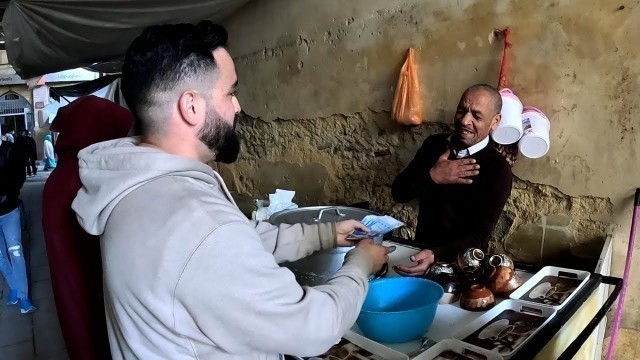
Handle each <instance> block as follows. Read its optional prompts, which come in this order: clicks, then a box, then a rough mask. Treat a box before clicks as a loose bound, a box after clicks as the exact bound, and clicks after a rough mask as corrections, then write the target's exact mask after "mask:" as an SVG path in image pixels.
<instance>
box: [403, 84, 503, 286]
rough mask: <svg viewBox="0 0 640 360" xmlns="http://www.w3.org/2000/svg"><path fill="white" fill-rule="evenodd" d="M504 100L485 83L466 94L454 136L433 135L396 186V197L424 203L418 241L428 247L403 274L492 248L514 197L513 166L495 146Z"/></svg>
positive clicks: (420, 205) (457, 117)
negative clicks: (494, 234)
mask: <svg viewBox="0 0 640 360" xmlns="http://www.w3.org/2000/svg"><path fill="white" fill-rule="evenodd" d="M501 108H502V98H501V96H500V94H499V93H498V91H497V90H496V89H495V88H494V87H492V86H490V85H485V84H478V85H473V86H471V87H469V88H468V89H467V90H465V92H464V93H463V94H462V97H461V98H460V102H459V103H458V108H457V109H456V113H455V117H454V131H453V134H447V133H445V134H437V135H432V136H429V137H428V138H427V139H426V140H425V141H424V143H423V144H422V146H421V147H420V149H419V150H418V152H417V154H416V155H415V157H414V159H413V160H412V161H411V163H409V165H408V166H407V168H406V169H404V170H403V171H402V172H401V173H400V174H399V175H398V176H397V177H396V179H395V181H394V182H393V187H392V195H393V199H394V200H395V201H396V202H399V203H407V202H409V201H412V200H413V199H416V198H417V199H418V201H419V207H420V208H419V213H418V224H417V229H416V236H415V241H417V242H418V243H421V244H424V245H426V246H427V247H428V248H427V249H426V250H422V251H421V252H419V253H417V254H416V255H414V256H412V257H411V261H414V262H416V263H417V264H416V265H414V266H399V267H397V268H396V269H395V271H396V272H398V273H399V274H401V275H405V276H422V275H424V274H425V273H426V271H427V270H428V268H429V267H430V266H431V264H432V263H433V262H435V261H452V260H453V259H454V258H455V256H456V255H457V254H458V253H459V252H461V251H464V250H466V249H468V248H471V247H475V248H480V249H482V250H483V251H487V250H488V244H489V239H490V237H491V233H492V231H493V228H494V227H495V225H496V223H497V221H498V218H499V217H500V213H501V212H502V209H503V208H504V205H505V203H506V202H507V199H508V198H509V195H510V194H511V182H512V177H513V175H512V173H511V167H510V166H509V164H508V163H507V161H506V160H505V159H504V157H503V156H502V155H501V154H500V153H499V152H498V151H497V150H496V149H495V148H494V147H493V146H491V145H490V144H489V132H490V131H491V130H493V129H495V128H496V127H497V126H498V123H499V122H500V116H501V115H500V110H501Z"/></svg>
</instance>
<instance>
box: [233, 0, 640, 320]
mask: <svg viewBox="0 0 640 360" xmlns="http://www.w3.org/2000/svg"><path fill="white" fill-rule="evenodd" d="M621 5H622V6H621ZM638 18H640V5H639V2H638V1H627V2H625V3H624V4H622V3H620V4H618V3H612V2H603V1H598V0H581V1H569V0H531V1H511V0H456V1H452V0H433V1H419V0H399V1H393V2H391V1H387V0H353V1H338V0H323V1H313V0H295V1H294V0H269V1H266V0H253V1H252V2H251V3H249V5H248V6H246V7H245V8H243V9H242V10H241V11H239V12H238V13H237V14H235V15H234V16H233V17H232V18H231V19H229V21H228V22H227V24H226V25H227V28H228V30H229V32H230V42H231V44H230V51H231V53H232V55H233V56H234V58H235V61H236V67H237V71H238V75H239V78H240V84H241V85H240V92H239V95H238V96H239V99H240V102H241V104H242V106H243V110H244V114H243V116H242V117H241V119H240V127H239V132H240V134H241V136H242V140H243V151H244V152H243V154H242V155H241V158H240V159H239V161H238V162H237V163H236V164H234V165H233V166H223V167H221V168H220V172H221V173H222V174H223V176H224V177H225V179H226V181H227V182H228V183H229V185H230V186H231V188H232V189H233V190H234V191H235V192H236V193H238V194H241V195H244V196H246V197H253V198H265V197H266V195H267V194H268V193H270V192H273V190H274V189H275V188H276V187H282V188H288V189H294V190H296V191H297V193H298V195H297V197H296V201H297V202H298V203H300V204H301V205H315V204H351V203H355V202H360V201H370V202H371V205H372V207H373V208H374V209H376V210H378V211H380V212H383V213H389V214H393V215H395V216H398V217H400V218H402V219H404V220H405V221H407V223H408V224H409V225H410V226H413V225H414V224H415V214H416V204H409V205H406V206H405V205H398V204H394V203H393V201H392V199H391V196H390V183H391V182H392V181H393V178H394V177H395V175H396V174H397V173H398V172H399V171H400V170H401V169H402V168H403V167H404V166H405V165H406V164H407V163H408V162H409V161H410V160H411V158H412V157H413V155H414V153H415V151H416V150H417V148H418V147H419V146H420V144H421V142H422V141H423V139H424V138H425V137H426V136H428V135H430V134H432V133H436V132H442V131H447V130H448V129H450V126H451V123H452V119H453V113H454V110H455V106H456V104H457V102H458V99H459V97H460V94H461V93H462V91H463V90H464V89H465V88H466V87H467V86H469V85H472V84H474V83H479V82H487V83H491V84H496V83H497V78H498V71H499V64H500V60H501V56H502V43H501V42H500V41H499V39H496V38H495V35H494V30H495V29H502V28H504V27H506V26H509V27H511V29H512V31H513V33H512V41H513V43H514V47H513V50H512V55H513V56H512V62H511V67H510V75H509V85H510V87H511V88H512V89H513V90H514V91H515V92H516V93H517V94H518V95H519V96H520V98H521V99H522V100H523V102H524V103H525V104H526V105H535V106H537V107H539V108H540V109H542V110H543V111H545V112H546V114H547V115H548V116H549V118H550V120H551V123H552V130H551V141H552V145H551V149H550V151H549V154H548V155H547V156H545V157H544V158H541V159H538V160H529V159H526V158H520V159H519V160H518V161H517V162H516V166H515V167H514V174H515V175H516V180H515V182H514V189H513V192H512V196H511V198H510V200H509V202H508V204H507V207H506V209H505V212H504V214H503V217H502V219H501V221H500V224H499V226H498V229H497V230H496V234H495V241H494V245H495V247H496V249H498V250H506V251H508V252H510V253H512V254H513V255H515V256H517V257H518V258H520V259H522V260H527V261H530V262H533V263H548V262H551V263H569V264H573V263H574V262H580V261H581V259H584V258H586V257H588V256H591V255H593V254H594V253H596V252H597V251H598V247H599V246H601V244H602V242H603V239H604V236H605V234H607V233H608V232H612V233H613V236H614V237H613V240H614V257H613V259H614V260H613V261H614V263H613V269H614V273H615V274H616V275H620V274H621V272H622V268H623V267H624V257H625V255H626V248H627V238H628V232H629V226H630V217H631V209H632V200H633V199H632V198H633V191H634V189H635V188H636V187H637V186H638V185H639V184H640V167H638V160H637V152H638V143H637V137H638V134H639V132H640V130H639V128H638V125H636V124H635V122H634V115H635V113H637V112H638V110H639V102H640V61H638V60H637V58H638V55H640V48H639V47H638V46H637V44H638V43H639V40H640V22H638V21H637V19H638ZM634 20H635V21H634ZM410 46H413V47H414V48H415V49H416V56H417V60H418V64H419V73H420V81H421V89H422V95H423V99H424V103H425V113H424V124H423V125H422V126H418V127H402V126H399V125H396V124H394V123H393V122H392V121H391V119H390V116H389V111H390V107H391V100H392V98H393V91H394V85H395V82H396V80H397V76H398V71H399V69H400V66H401V64H402V61H403V57H404V54H405V51H406V49H407V48H408V47H410ZM639 256H640V255H639ZM566 259H570V261H568V260H566ZM638 271H639V270H635V271H634V272H632V280H631V282H630V288H629V293H628V296H627V303H626V304H627V306H626V307H625V316H624V318H623V325H624V326H625V327H630V328H636V329H638V328H640V303H639V302H638V300H636V299H638V298H640V296H639V295H640V286H639V285H640V275H639V274H638Z"/></svg>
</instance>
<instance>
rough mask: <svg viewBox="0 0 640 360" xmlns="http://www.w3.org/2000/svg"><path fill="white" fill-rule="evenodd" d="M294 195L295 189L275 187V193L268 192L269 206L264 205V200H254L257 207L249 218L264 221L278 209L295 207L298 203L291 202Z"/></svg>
mask: <svg viewBox="0 0 640 360" xmlns="http://www.w3.org/2000/svg"><path fill="white" fill-rule="evenodd" d="M295 195H296V192H295V191H291V190H282V189H276V192H275V194H269V206H267V207H264V201H262V200H256V207H257V209H256V211H254V212H253V213H252V214H251V218H252V219H253V220H259V221H264V220H269V217H271V215H273V214H275V213H277V212H278V211H282V210H289V209H297V208H298V205H297V204H295V203H294V202H293V197H294V196H295Z"/></svg>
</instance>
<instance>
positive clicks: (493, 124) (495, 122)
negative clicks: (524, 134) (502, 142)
mask: <svg viewBox="0 0 640 360" xmlns="http://www.w3.org/2000/svg"><path fill="white" fill-rule="evenodd" d="M500 119H502V114H498V115H496V116H494V117H493V120H492V122H491V130H495V129H496V128H497V127H498V124H500Z"/></svg>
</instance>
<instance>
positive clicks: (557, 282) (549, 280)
mask: <svg viewBox="0 0 640 360" xmlns="http://www.w3.org/2000/svg"><path fill="white" fill-rule="evenodd" d="M589 276H590V274H589V272H587V271H581V270H573V269H566V268H561V267H555V266H545V267H544V268H542V269H541V270H540V271H538V272H537V273H536V274H535V275H534V276H533V277H531V279H529V280H527V282H525V283H524V284H522V286H520V287H519V288H518V289H517V290H516V291H514V292H513V293H511V295H510V296H509V297H510V298H511V299H514V300H520V301H526V302H528V303H533V304H537V305H540V306H546V307H550V308H553V309H556V310H560V309H561V308H562V307H563V306H564V305H565V304H567V303H569V302H570V301H571V299H572V298H573V297H574V296H575V295H576V294H577V293H578V292H579V291H580V289H581V288H582V287H583V286H584V284H586V283H587V280H589Z"/></svg>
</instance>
